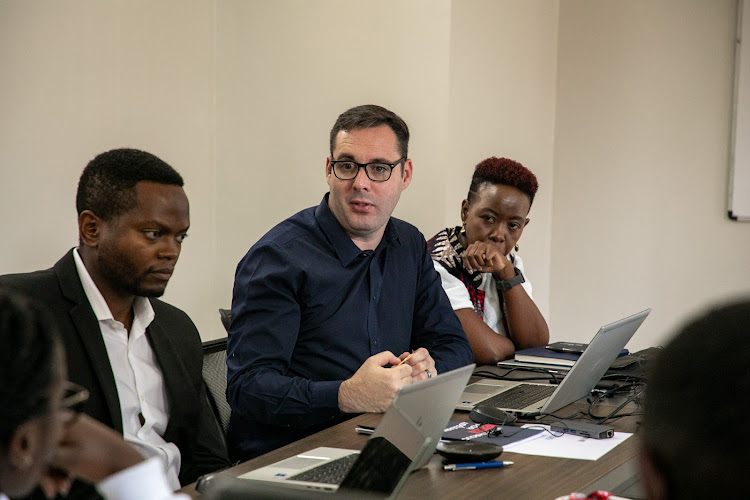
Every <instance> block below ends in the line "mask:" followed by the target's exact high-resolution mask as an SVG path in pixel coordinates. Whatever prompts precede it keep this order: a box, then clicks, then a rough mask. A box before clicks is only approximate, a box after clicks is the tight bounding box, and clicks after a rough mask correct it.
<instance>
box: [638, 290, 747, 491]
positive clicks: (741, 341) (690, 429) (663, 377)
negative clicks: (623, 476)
mask: <svg viewBox="0 0 750 500" xmlns="http://www.w3.org/2000/svg"><path fill="white" fill-rule="evenodd" d="M748 329H750V300H747V299H745V300H743V301H741V302H736V303H733V304H730V305H725V306H722V307H719V308H717V309H713V310H711V311H710V312H708V313H707V314H703V315H702V316H700V317H698V318H697V319H695V320H693V321H692V322H690V323H689V324H688V325H687V326H685V327H684V328H682V329H681V332H680V333H679V334H678V335H677V336H676V337H675V338H674V339H673V340H672V341H671V342H670V343H669V344H668V345H667V346H666V347H665V348H664V350H663V351H662V352H661V353H659V356H658V358H657V359H656V362H655V365H654V367H653V370H652V371H651V373H650V374H649V378H648V386H647V388H646V400H645V415H644V418H643V428H642V429H641V430H642V435H641V437H642V439H643V444H644V447H645V449H646V451H647V453H648V455H649V458H650V460H651V462H652V463H653V465H654V467H655V468H656V470H657V472H658V474H659V476H661V478H662V479H663V480H664V482H665V484H666V488H667V498H733V497H734V496H733V495H731V494H730V493H734V492H739V491H744V490H746V483H747V476H746V474H747V471H748V468H749V467H750V459H749V458H748V451H747V450H748V449H750V433H748V432H747V431H746V429H745V424H746V418H747V415H748V413H749V412H750V398H749V397H748V395H749V394H750V364H749V363H748V360H750V335H748Z"/></svg>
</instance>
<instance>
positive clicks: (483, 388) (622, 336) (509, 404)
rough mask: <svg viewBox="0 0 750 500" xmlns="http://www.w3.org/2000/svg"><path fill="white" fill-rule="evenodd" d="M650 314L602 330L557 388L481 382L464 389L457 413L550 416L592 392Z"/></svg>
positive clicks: (518, 383)
mask: <svg viewBox="0 0 750 500" xmlns="http://www.w3.org/2000/svg"><path fill="white" fill-rule="evenodd" d="M650 312H651V309H646V310H645V311H641V312H639V313H638V314H634V315H632V316H630V317H627V318H624V319H621V320H619V321H615V322H614V323H610V324H609V325H605V326H603V327H601V328H600V329H599V332H598V333H597V334H596V335H595V336H594V338H593V339H592V340H591V342H589V345H588V347H587V348H586V350H585V351H583V354H581V357H580V358H578V361H576V363H575V364H574V365H573V366H572V367H571V368H570V371H569V372H568V374H567V375H566V376H565V378H564V379H563V380H562V382H560V384H559V385H557V386H555V385H551V384H539V383H536V384H535V383H527V382H511V381H504V380H492V379H482V380H479V381H478V382H475V383H473V384H470V385H468V386H467V387H466V389H465V390H464V392H463V394H462V395H461V399H460V400H459V403H458V405H457V406H456V409H458V410H471V409H472V408H474V407H475V406H477V405H479V404H481V405H490V406H494V407H496V408H500V409H502V410H505V411H506V412H509V413H515V414H516V415H519V416H523V417H531V416H537V415H540V414H549V413H553V412H555V411H557V410H559V409H560V408H562V407H563V406H567V405H569V404H570V403H572V402H574V401H577V400H578V399H581V398H582V397H585V396H587V395H588V394H589V393H590V392H591V390H592V389H593V388H594V387H595V386H596V384H597V383H598V382H599V380H600V379H601V378H602V376H603V375H604V373H606V371H607V370H608V369H609V367H610V365H612V362H613V361H614V360H615V359H617V356H618V355H619V354H620V351H621V350H622V349H623V347H625V344H627V343H628V341H629V340H630V338H631V337H632V336H633V334H635V331H636V330H638V328H639V327H640V326H641V323H643V321H644V320H645V319H646V316H648V315H649V313H650Z"/></svg>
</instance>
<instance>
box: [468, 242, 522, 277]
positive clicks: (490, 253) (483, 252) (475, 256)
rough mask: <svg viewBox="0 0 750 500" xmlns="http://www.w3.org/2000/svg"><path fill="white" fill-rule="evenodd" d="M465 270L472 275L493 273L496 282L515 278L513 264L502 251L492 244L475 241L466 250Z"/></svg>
mask: <svg viewBox="0 0 750 500" xmlns="http://www.w3.org/2000/svg"><path fill="white" fill-rule="evenodd" d="M463 263H464V268H466V270H467V271H469V272H470V273H473V272H474V271H479V272H481V273H492V275H493V276H494V278H495V279H496V280H498V281H499V280H506V279H511V278H512V277H513V276H515V270H514V269H513V264H512V263H511V262H510V259H508V257H507V255H505V254H504V253H503V252H502V250H501V249H500V248H499V247H498V246H497V245H494V244H492V243H487V242H484V241H475V242H474V243H472V244H471V245H469V246H468V247H466V250H464V253H463Z"/></svg>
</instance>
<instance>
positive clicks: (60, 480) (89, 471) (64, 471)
mask: <svg viewBox="0 0 750 500" xmlns="http://www.w3.org/2000/svg"><path fill="white" fill-rule="evenodd" d="M142 461H143V457H142V456H141V454H140V453H138V452H137V451H136V450H135V448H133V447H132V446H130V445H129V444H128V443H126V442H125V441H124V440H123V438H122V436H121V435H120V434H118V433H117V432H115V431H114V430H112V429H110V428H109V427H107V426H105V425H104V424H102V423H100V422H97V421H96V420H94V419H93V418H91V417H89V416H88V415H83V414H82V415H76V416H75V421H74V422H73V423H72V424H70V425H69V426H68V427H67V428H66V432H65V434H64V435H63V438H62V440H61V441H60V443H59V445H58V448H57V450H56V451H55V455H54V456H53V458H52V464H51V465H52V469H51V470H50V471H49V472H48V473H47V474H46V475H45V476H44V477H43V478H42V479H41V480H40V482H39V484H40V486H41V487H42V490H43V491H44V493H45V495H47V496H48V497H50V498H51V497H54V496H55V494H56V493H62V494H66V493H67V491H68V489H69V488H70V483H71V482H72V478H74V477H79V478H82V479H86V480H88V481H91V482H97V481H101V480H102V479H104V478H106V477H108V476H110V475H112V474H114V473H116V472H119V471H121V470H123V469H126V468H128V467H130V466H133V465H135V464H137V463H139V462H142Z"/></svg>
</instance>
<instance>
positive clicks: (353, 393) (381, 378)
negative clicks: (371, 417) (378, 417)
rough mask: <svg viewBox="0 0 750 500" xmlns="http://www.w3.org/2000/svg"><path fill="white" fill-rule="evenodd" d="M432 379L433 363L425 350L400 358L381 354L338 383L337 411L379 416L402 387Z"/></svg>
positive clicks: (406, 353) (387, 352)
mask: <svg viewBox="0 0 750 500" xmlns="http://www.w3.org/2000/svg"><path fill="white" fill-rule="evenodd" d="M435 375H437V371H436V370H435V360H434V359H432V356H430V353H429V352H427V349H425V348H424V347H420V348H419V349H417V350H416V351H414V352H413V353H408V352H404V353H403V354H401V355H400V356H395V355H394V354H393V353H392V352H390V351H383V352H380V353H378V354H375V355H373V356H370V357H369V358H367V360H366V361H365V362H364V363H362V366H360V367H359V369H358V370H357V371H356V372H355V373H354V375H352V377H351V378H349V379H347V380H345V381H343V382H342V383H341V386H340V387H339V409H340V410H341V411H343V412H344V413H362V412H372V413H382V412H384V411H385V410H387V409H388V407H389V406H390V404H391V402H392V401H393V398H394V397H395V396H396V392H397V391H398V390H399V389H400V388H401V387H403V386H405V385H409V384H411V383H412V382H418V381H420V380H425V379H427V378H429V377H434V376H435Z"/></svg>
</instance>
